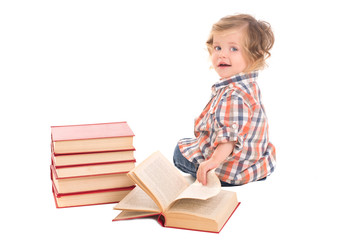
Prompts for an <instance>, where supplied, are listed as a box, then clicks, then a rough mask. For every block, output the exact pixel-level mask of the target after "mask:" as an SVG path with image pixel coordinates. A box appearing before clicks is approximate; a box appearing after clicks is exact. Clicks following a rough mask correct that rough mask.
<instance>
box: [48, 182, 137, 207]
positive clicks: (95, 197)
mask: <svg viewBox="0 0 360 240" xmlns="http://www.w3.org/2000/svg"><path fill="white" fill-rule="evenodd" d="M133 188H134V187H127V188H115V189H107V190H98V191H89V192H79V193H67V194H61V193H58V191H57V189H56V187H55V185H54V184H53V195H54V199H55V205H56V207H57V208H66V207H79V206H89V205H98V204H108V203H116V202H119V201H120V200H121V199H123V198H124V197H125V196H126V195H127V194H128V193H129V192H130V191H131V190H132V189H133Z"/></svg>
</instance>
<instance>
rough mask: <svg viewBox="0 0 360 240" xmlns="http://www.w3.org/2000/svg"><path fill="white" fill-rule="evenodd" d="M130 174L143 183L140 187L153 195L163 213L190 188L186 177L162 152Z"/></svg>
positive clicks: (154, 154) (151, 157)
mask: <svg viewBox="0 0 360 240" xmlns="http://www.w3.org/2000/svg"><path fill="white" fill-rule="evenodd" d="M130 174H133V175H135V176H136V178H135V179H139V180H140V181H141V183H140V184H139V186H140V187H142V188H143V189H144V188H145V187H146V188H147V189H144V191H145V192H147V193H149V192H150V193H151V197H152V198H153V200H154V201H155V203H156V204H157V205H158V206H159V208H160V210H161V211H164V210H165V209H166V208H167V207H168V206H169V205H170V203H171V202H172V201H174V199H175V198H176V197H177V196H178V195H179V194H180V193H181V192H183V191H184V190H185V189H186V188H187V187H188V186H189V184H188V182H187V181H186V180H185V178H184V176H182V175H181V174H180V172H179V171H178V170H177V169H176V167H175V166H174V165H172V164H171V163H170V162H169V161H168V160H167V159H166V158H165V157H164V156H163V155H162V154H161V153H160V152H155V153H153V154H152V155H151V156H150V157H148V158H147V159H146V160H144V161H143V162H141V163H140V164H139V165H138V166H137V167H136V168H134V169H133V170H132V171H131V172H130ZM133 179H134V178H133Z"/></svg>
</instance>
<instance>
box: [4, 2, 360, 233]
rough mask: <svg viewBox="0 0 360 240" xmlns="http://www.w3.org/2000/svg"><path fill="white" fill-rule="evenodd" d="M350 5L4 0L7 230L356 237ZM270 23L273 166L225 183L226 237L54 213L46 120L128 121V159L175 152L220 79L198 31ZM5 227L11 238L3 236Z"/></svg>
mask: <svg viewBox="0 0 360 240" xmlns="http://www.w3.org/2000/svg"><path fill="white" fill-rule="evenodd" d="M356 6H357V3H356V1H300V2H292V1H282V2H280V1H254V0H252V1H240V0H235V1H226V0H222V1H210V0H207V1H193V0H192V1H185V0H182V1H157V0H152V1H145V0H144V1H78V0H71V1H66V0H64V1H35V0H34V1H16V0H13V1H1V3H0V81H1V83H0V84H1V85H0V104H1V120H0V121H1V124H0V134H1V155H0V156H1V168H0V169H1V174H0V184H1V188H0V189H1V198H0V201H1V202H0V208H1V209H0V210H1V219H2V226H1V231H0V235H2V236H1V238H2V239H21V238H37V239H40V238H41V237H44V238H52V239H107V238H110V239H124V237H125V236H126V237H128V238H130V236H131V238H134V239H138V238H139V237H140V236H142V237H152V236H156V237H157V238H159V239H169V238H170V237H171V239H177V238H179V239H180V238H181V239H182V238H184V239H185V238H186V239H189V238H191V239H215V238H220V239H235V238H236V239H326V238H328V237H333V238H342V239H358V238H359V232H358V229H357V228H358V225H359V219H358V218H359V214H360V212H359V200H360V199H359V194H358V192H359V174H358V173H359V167H360V164H359V161H360V157H359V154H358V149H359V147H358V145H359V140H358V136H359V134H360V132H359V120H360V118H359V110H358V104H359V91H358V90H357V86H358V85H359V84H358V82H359V80H360V79H359V75H358V70H357V69H358V66H357V65H358V62H359V60H358V57H359V53H360V52H359V46H358V45H359V44H358V43H359V42H360V38H359V26H358V23H359V22H360V18H359V17H358V16H359V15H358V7H356ZM234 13H249V14H252V15H254V16H255V17H256V18H258V19H263V20H266V21H268V22H270V23H271V25H272V27H273V31H274V33H275V37H276V42H275V45H274V48H273V51H272V54H273V56H272V57H271V59H270V60H269V61H268V63H269V68H267V69H266V70H264V71H263V72H261V73H260V76H259V85H260V87H261V90H262V93H263V101H264V104H265V106H266V109H267V113H268V118H269V122H270V136H271V141H272V142H273V143H274V144H275V146H276V148H277V159H278V166H277V169H276V170H275V172H274V174H273V175H272V176H271V177H269V178H268V180H266V181H264V182H257V183H251V184H248V185H245V186H242V187H235V188H231V189H230V190H232V191H236V192H237V194H238V198H239V200H240V201H241V202H242V204H241V205H240V207H239V208H238V210H237V211H236V212H235V214H234V215H233V217H232V218H231V219H230V221H229V222H228V224H227V225H226V226H225V228H224V229H223V231H222V232H221V233H220V234H209V233H201V232H194V231H185V230H176V229H166V228H162V227H161V226H160V225H158V224H157V222H155V221H154V220H151V219H146V220H135V221H122V222H111V220H112V218H113V217H115V216H116V215H117V212H116V211H114V210H112V207H113V205H112V204H110V205H101V206H90V207H78V208H68V209H56V208H55V204H54V201H53V197H52V194H51V181H50V173H49V164H50V126H52V125H67V124H82V123H102V122H116V121H127V122H128V123H129V125H130V126H131V128H132V129H133V131H134V132H135V135H136V136H135V147H136V149H137V151H136V158H137V161H138V162H141V161H142V160H143V159H145V158H146V157H147V156H148V155H150V154H151V153H152V152H154V151H156V150H160V151H161V152H163V154H164V155H165V156H166V157H168V158H169V160H171V159H172V152H173V149H174V147H175V145H176V142H177V140H178V139H179V138H182V137H191V136H192V132H193V119H194V118H195V117H196V116H197V115H198V114H199V113H200V112H201V110H202V108H203V107H204V106H205V104H206V103H207V101H208V100H209V96H210V87H211V85H212V84H213V83H214V82H216V81H217V80H218V77H217V76H216V74H215V73H214V72H212V70H209V66H210V63H209V60H208V54H207V52H206V47H205V41H206V39H207V37H208V34H209V31H210V28H211V25H212V24H213V23H214V22H216V21H217V20H219V19H220V18H221V17H223V16H225V15H229V14H234ZM4 236H7V237H6V238H5V237H4Z"/></svg>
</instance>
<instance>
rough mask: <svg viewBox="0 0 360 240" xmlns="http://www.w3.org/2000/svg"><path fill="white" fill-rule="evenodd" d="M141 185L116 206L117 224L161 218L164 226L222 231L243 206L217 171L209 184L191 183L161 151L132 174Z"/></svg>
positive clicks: (212, 174)
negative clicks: (218, 175)
mask: <svg viewBox="0 0 360 240" xmlns="http://www.w3.org/2000/svg"><path fill="white" fill-rule="evenodd" d="M128 175H129V177H130V178H131V179H132V180H133V181H134V183H136V184H137V186H136V187H135V188H134V189H133V190H132V191H131V192H130V193H129V194H128V195H126V197H124V198H123V199H122V200H121V201H120V202H119V203H118V204H117V205H116V206H115V207H114V209H115V210H122V212H121V213H120V214H118V215H117V216H116V217H115V219H113V221H120V220H127V219H134V218H142V217H149V216H157V218H158V221H159V222H160V223H161V225H162V226H164V227H172V228H181V229H191V230H197V231H206V232H220V231H221V229H222V228H223V227H224V225H225V224H226V222H227V221H228V220H229V218H230V217H231V216H232V214H233V213H234V212H235V210H236V209H237V207H238V206H239V204H240V203H239V202H238V200H237V196H236V193H235V192H231V191H225V190H222V189H221V184H220V180H219V179H218V177H217V176H216V174H215V172H214V171H210V172H209V173H208V174H207V185H206V186H203V185H202V184H201V183H199V182H194V183H192V184H189V182H188V181H187V180H186V179H185V177H184V176H183V175H182V174H180V172H179V171H178V169H177V168H176V167H175V166H174V165H173V164H172V163H171V162H170V161H168V160H167V159H166V158H165V157H164V156H163V155H162V154H161V153H160V152H156V153H154V154H152V155H151V156H150V157H148V158H147V159H145V160H144V161H142V162H141V163H140V164H139V165H138V166H136V167H135V168H134V169H133V170H131V171H130V172H129V173H128Z"/></svg>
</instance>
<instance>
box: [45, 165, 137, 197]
mask: <svg viewBox="0 0 360 240" xmlns="http://www.w3.org/2000/svg"><path fill="white" fill-rule="evenodd" d="M50 169H51V179H52V181H53V184H54V185H55V187H56V189H57V192H58V193H60V194H66V193H79V192H89V191H98V190H105V189H114V188H124V187H132V186H134V183H133V182H132V181H131V179H130V178H129V177H128V176H127V173H126V172H115V173H104V174H97V175H85V176H81V175H80V176H74V175H73V176H70V177H59V176H58V175H57V172H56V170H55V167H54V166H50Z"/></svg>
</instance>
